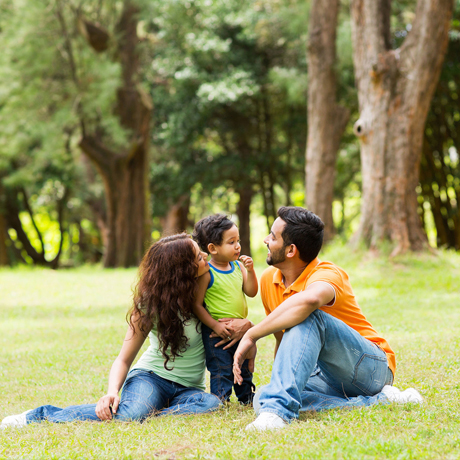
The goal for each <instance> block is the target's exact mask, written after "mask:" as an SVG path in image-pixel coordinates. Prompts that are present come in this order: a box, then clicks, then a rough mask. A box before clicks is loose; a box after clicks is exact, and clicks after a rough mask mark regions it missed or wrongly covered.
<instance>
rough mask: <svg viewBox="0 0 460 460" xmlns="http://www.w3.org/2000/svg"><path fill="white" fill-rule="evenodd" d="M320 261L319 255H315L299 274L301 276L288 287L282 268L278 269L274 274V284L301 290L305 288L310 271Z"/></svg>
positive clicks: (289, 289) (292, 289)
mask: <svg viewBox="0 0 460 460" xmlns="http://www.w3.org/2000/svg"><path fill="white" fill-rule="evenodd" d="M319 263H320V260H319V259H318V257H315V258H314V259H313V260H312V261H311V262H310V263H309V264H308V265H307V266H306V267H305V268H304V270H303V272H302V273H301V274H300V275H299V277H298V278H297V279H296V280H295V281H294V282H293V283H292V284H291V285H290V286H289V287H288V288H286V286H285V285H284V282H283V274H282V273H281V270H280V269H277V270H276V271H275V273H274V274H273V284H278V285H279V287H281V288H282V289H285V290H287V291H289V292H290V291H295V292H300V291H303V290H304V289H305V282H306V280H307V278H308V277H309V276H310V273H311V272H312V271H313V269H314V268H316V266H317V265H318V264H319Z"/></svg>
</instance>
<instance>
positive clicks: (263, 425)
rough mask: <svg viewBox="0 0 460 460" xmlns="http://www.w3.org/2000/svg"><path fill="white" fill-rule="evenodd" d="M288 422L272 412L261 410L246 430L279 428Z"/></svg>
mask: <svg viewBox="0 0 460 460" xmlns="http://www.w3.org/2000/svg"><path fill="white" fill-rule="evenodd" d="M286 425H287V423H286V422H285V421H284V420H283V419H282V418H281V417H278V415H276V414H273V413H272V412H261V413H260V415H259V416H258V417H257V418H256V419H255V420H254V421H253V422H252V423H250V424H249V425H248V426H247V427H246V431H265V430H279V429H281V428H284V427H285V426H286Z"/></svg>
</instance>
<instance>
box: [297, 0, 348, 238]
mask: <svg viewBox="0 0 460 460" xmlns="http://www.w3.org/2000/svg"><path fill="white" fill-rule="evenodd" d="M339 5H340V2H339V0H317V1H314V2H313V3H312V7H311V10H310V26H309V42H308V107H307V110H308V137H307V150H306V165H305V179H306V180H305V181H306V190H305V204H306V206H307V208H308V209H309V210H310V211H312V212H314V213H315V214H317V215H318V216H319V217H320V218H321V219H322V221H323V222H324V225H325V240H326V241H327V240H330V239H331V238H332V237H333V236H334V234H335V227H334V222H333V219H332V201H333V198H334V179H335V163H336V159H337V151H338V149H339V146H340V140H341V138H342V134H343V132H344V130H345V126H346V124H347V123H348V120H349V118H350V111H349V110H348V109H346V108H345V107H342V106H340V105H338V104H337V96H336V93H337V84H336V75H335V70H334V67H335V65H336V35H337V33H336V30H337V16H338V11H339Z"/></svg>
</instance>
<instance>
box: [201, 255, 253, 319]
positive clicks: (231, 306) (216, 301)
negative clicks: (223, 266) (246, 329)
mask: <svg viewBox="0 0 460 460" xmlns="http://www.w3.org/2000/svg"><path fill="white" fill-rule="evenodd" d="M230 267H231V268H230V270H218V269H217V268H215V267H214V266H213V265H211V264H209V274H210V275H211V281H210V282H209V286H208V290H207V291H206V295H205V297H204V301H205V303H206V308H207V310H208V312H209V314H210V315H211V316H212V317H213V318H214V319H220V318H246V317H247V316H248V305H247V303H246V297H245V296H244V292H243V273H242V272H241V267H240V266H239V264H238V262H230Z"/></svg>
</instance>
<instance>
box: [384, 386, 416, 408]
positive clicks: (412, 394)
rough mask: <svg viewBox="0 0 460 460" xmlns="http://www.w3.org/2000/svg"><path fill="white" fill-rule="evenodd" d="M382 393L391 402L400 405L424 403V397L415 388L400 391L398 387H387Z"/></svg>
mask: <svg viewBox="0 0 460 460" xmlns="http://www.w3.org/2000/svg"><path fill="white" fill-rule="evenodd" d="M382 393H383V394H384V395H385V396H386V397H387V398H388V400H389V401H391V402H394V403H398V404H407V403H415V404H422V403H423V398H422V395H421V394H420V393H419V392H418V391H417V390H416V389H415V388H408V389H407V390H404V391H400V390H399V389H398V388H396V387H393V386H391V385H385V386H384V387H383V388H382Z"/></svg>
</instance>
